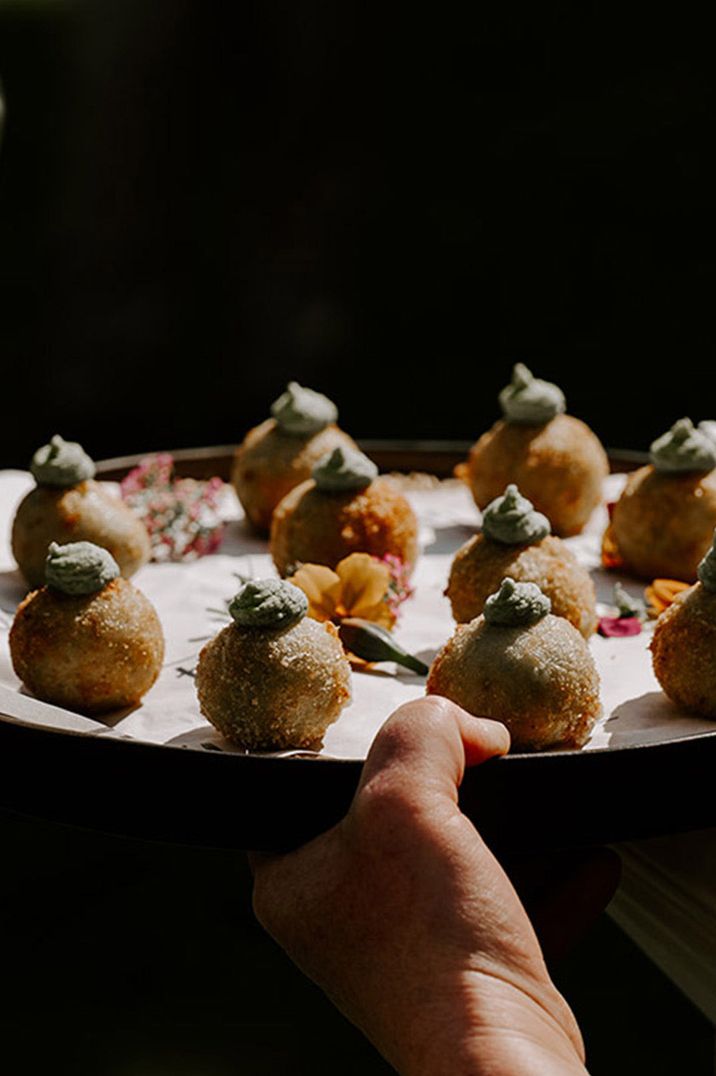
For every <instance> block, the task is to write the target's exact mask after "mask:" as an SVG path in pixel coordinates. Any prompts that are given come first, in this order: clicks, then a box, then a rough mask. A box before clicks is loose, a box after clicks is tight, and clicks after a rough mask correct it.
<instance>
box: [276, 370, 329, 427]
mask: <svg viewBox="0 0 716 1076" xmlns="http://www.w3.org/2000/svg"><path fill="white" fill-rule="evenodd" d="M271 414H272V415H273V417H274V418H275V419H276V422H277V423H278V425H279V426H280V428H281V429H282V430H283V432H284V433H288V434H290V435H291V436H292V437H307V436H308V435H309V434H313V433H320V431H321V430H323V429H325V427H326V426H328V425H329V424H330V423H331V422H335V421H336V419H337V418H338V408H337V407H336V405H335V404H334V403H333V401H332V400H329V399H328V397H327V396H324V395H323V394H322V393H320V392H314V391H313V389H306V388H304V387H303V385H299V384H298V382H297V381H289V383H288V385H287V386H286V391H285V392H283V393H282V394H281V395H280V396H279V398H278V399H277V400H275V401H274V402H273V404H272V405H271Z"/></svg>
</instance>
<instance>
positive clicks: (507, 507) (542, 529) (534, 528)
mask: <svg viewBox="0 0 716 1076" xmlns="http://www.w3.org/2000/svg"><path fill="white" fill-rule="evenodd" d="M550 529H551V528H550V524H549V520H548V519H547V516H543V515H542V513H541V512H537V511H536V510H535V507H534V505H533V504H532V501H528V500H527V498H526V497H523V496H522V494H521V493H520V491H519V490H518V488H517V486H515V485H512V484H510V485H509V486H508V487H507V489H506V490H505V492H504V494H503V495H502V496H501V497H496V498H495V500H494V501H491V502H490V504H488V506H487V508H486V509H485V511H484V512H483V513H482V530H483V532H484V534H486V535H487V537H488V538H491V539H492V541H493V542H502V543H504V545H533V544H534V543H536V542H541V541H542V539H543V538H546V537H547V535H548V534H549V532H550Z"/></svg>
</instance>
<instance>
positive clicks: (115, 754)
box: [0, 440, 716, 848]
mask: <svg viewBox="0 0 716 1076" xmlns="http://www.w3.org/2000/svg"><path fill="white" fill-rule="evenodd" d="M362 446H363V447H364V448H366V449H367V450H368V451H371V450H372V451H373V452H374V454H380V453H381V452H386V453H388V454H390V453H392V452H396V451H397V452H410V451H412V450H413V449H415V451H416V452H417V453H424V452H428V453H434V454H435V455H436V456H440V455H443V454H444V455H445V456H454V455H456V454H458V455H460V454H464V452H465V451H466V449H467V448H468V447H469V443H466V442H454V441H441V442H436V441H428V442H412V441H408V442H398V441H392V440H381V441H378V440H371V441H363V442H362ZM235 448H236V446H235V445H218V446H206V447H201V448H197V449H191V448H188V449H177V450H175V451H171V450H168V451H171V455H172V456H173V457H174V459H175V460H176V461H177V462H178V463H182V462H185V461H186V462H197V461H198V462H202V461H209V460H212V459H217V458H219V457H221V458H224V459H226V458H227V457H230V456H232V455H233V453H234V451H235ZM150 454H153V453H133V454H132V455H129V456H119V457H114V458H111V459H106V460H102V461H99V462H98V463H97V474H98V476H99V477H101V476H102V475H107V474H108V473H112V472H118V471H121V470H126V469H128V468H130V467H132V466H134V465H136V463H137V462H138V461H139V460H140V459H141V458H143V457H144V456H146V455H150ZM609 457H610V461H611V462H612V463H614V464H616V465H617V466H619V465H621V466H625V467H626V468H628V469H630V468H633V467H634V466H639V465H640V464H642V463H643V462H645V460H646V458H647V457H646V454H645V453H640V452H632V451H629V450H619V449H614V450H610V451H609ZM23 741H26V745H27V747H28V748H30V750H33V749H34V748H35V747H36V746H37V745H41V747H42V750H46V752H47V754H48V756H52V755H55V754H57V751H58V744H62V745H63V751H64V749H65V748H66V747H67V746H68V745H71V744H74V745H75V746H76V745H77V744H78V743H80V742H82V744H83V745H84V746H83V748H82V753H83V754H84V755H87V754H89V755H90V756H91V757H92V759H93V760H95V762H98V763H99V768H100V770H101V769H102V768H103V766H106V764H107V763H108V762H109V760H110V759H112V758H114V759H115V760H119V759H120V758H121V760H122V761H127V762H128V763H129V764H130V765H131V764H132V763H131V762H130V761H129V760H132V761H133V762H137V761H138V760H139V759H140V756H141V757H142V760H143V761H144V760H149V764H150V765H152V766H153V765H154V764H155V762H156V760H164V761H165V762H166V763H167V765H161V764H160V765H159V766H158V767H157V769H162V770H163V772H164V778H166V777H167V774H168V771H169V770H170V769H173V768H177V764H175V763H174V762H172V763H169V760H170V759H172V760H176V759H178V758H182V759H184V760H187V759H190V760H191V761H190V762H188V763H187V762H186V761H185V762H183V763H181V764H180V768H181V769H182V770H184V769H185V768H186V767H187V765H189V766H190V767H191V768H192V769H193V770H194V771H197V774H196V775H197V777H198V776H199V774H198V771H201V775H202V782H203V781H204V780H205V781H206V787H210V786H211V785H214V784H217V785H218V784H221V783H224V784H225V783H226V782H224V781H223V774H224V773H231V774H232V775H233V774H236V773H238V772H239V771H238V770H237V769H236V767H237V766H239V767H242V769H243V771H244V772H249V771H250V773H251V775H252V778H255V779H254V780H252V781H251V782H249V783H250V784H251V785H252V787H254V788H255V787H256V786H258V785H261V784H264V783H268V784H269V785H274V784H276V783H278V784H283V783H285V782H286V780H287V777H288V775H289V773H290V778H291V782H290V783H291V785H292V786H293V785H295V783H296V781H299V782H303V781H305V780H306V775H307V774H311V783H318V784H320V785H323V784H328V785H336V786H337V789H338V791H339V795H338V796H337V798H336V796H335V795H334V801H333V812H332V813H331V810H330V809H328V810H327V812H324V813H323V814H322V817H321V822H320V825H319V826H318V828H317V822H318V819H317V817H316V816H315V813H314V814H312V815H311V817H309V818H304V819H301V818H297V819H296V820H295V821H296V824H295V825H294V826H293V827H289V828H288V830H286V829H285V828H284V830H283V831H282V834H281V837H279V835H278V833H277V832H275V831H274V830H272V829H271V826H269V827H268V832H264V831H261V832H257V833H256V837H257V839H256V840H255V841H251V840H247V837H248V836H250V833H249V832H247V830H246V828H245V827H244V828H243V829H242V828H241V826H239V827H238V832H234V834H233V835H231V839H227V838H228V837H229V835H226V834H223V835H222V834H219V833H217V832H216V830H215V831H214V833H213V834H210V833H208V832H205V831H202V832H203V833H204V835H203V836H202V837H200V838H199V841H198V843H202V844H212V843H219V844H222V845H224V844H227V843H228V844H231V845H234V846H238V847H252V846H255V847H268V848H273V847H277V846H284V843H287V844H288V845H293V844H295V843H299V842H300V841H301V840H304V839H306V838H307V837H309V836H312V835H314V833H315V832H317V831H318V830H319V829H320V828H325V825H324V824H323V823H324V821H325V822H327V823H328V824H332V821H337V819H338V817H340V814H341V813H342V811H344V810H345V808H347V806H348V804H349V802H350V798H351V797H352V792H353V790H354V788H355V785H356V784H357V781H358V778H359V775H360V771H361V769H362V766H363V762H362V760H359V759H351V758H340V757H335V758H333V757H328V758H325V757H320V756H317V757H315V758H306V757H289V758H285V757H283V758H282V757H277V756H275V755H271V754H262V753H255V752H246V753H236V752H225V751H220V750H219V751H193V750H191V749H188V748H185V747H182V746H181V745H178V744H154V743H150V742H148V741H144V740H139V739H134V738H131V737H119V736H116V735H106V736H105V735H102V734H101V733H100V734H98V735H94V734H91V733H87V732H80V731H77V730H70V729H61V728H57V727H53V726H49V727H48V726H43V725H41V724H35V723H27V722H23V721H21V720H18V719H16V718H13V717H11V716H9V715H6V714H3V713H2V712H0V745H1V746H2V747H3V748H6V749H9V751H10V753H11V754H12V752H13V751H17V749H18V747H19V746H20V745H21V744H22V743H23ZM107 744H109V745H111V746H110V747H106V746H103V745H107ZM702 746H708V750H707V751H705V752H702V751H700V748H701V747H702ZM127 748H129V749H130V752H129V753H128V751H127V750H126V749H127ZM167 748H171V749H173V750H172V751H171V753H167V750H166V749H167ZM714 749H716V727H715V728H714V730H713V731H703V732H698V733H687V734H685V735H683V736H679V737H676V738H675V739H672V740H665V741H664V740H662V741H656V742H652V743H633V744H623V745H619V746H618V747H607V746H604V747H597V748H592V749H590V750H588V751H584V750H576V749H571V750H552V751H541V752H536V753H519V754H514V755H506V756H505V757H503V758H499V759H493V760H491V761H490V762H489V763H486V764H484V765H483V766H481V767H479V768H478V769H477V770H469V771H468V772H467V774H466V777H465V781H464V783H463V788H462V789H461V802H462V801H463V799H464V800H465V802H466V803H467V804H468V813H469V814H470V816H471V817H473V816H474V809H475V808H473V810H472V813H471V811H470V809H469V805H470V804H473V801H474V800H475V795H477V796H478V799H481V800H482V803H481V804H480V810H479V815H480V828H481V830H483V833H484V832H487V834H488V838H490V839H491V840H492V843H494V844H496V845H498V846H502V845H504V846H505V847H508V848H510V847H512V848H514V847H519V844H520V842H519V838H518V835H517V834H516V833H514V832H513V830H514V827H512V829H511V827H510V826H507V827H506V832H505V827H504V826H502V825H501V824H500V821H504V819H502V820H500V819H499V818H497V817H495V818H492V819H491V812H490V810H489V809H488V810H486V807H485V800H484V799H482V796H480V795H479V791H478V790H479V789H482V791H483V792H485V791H487V789H486V788H485V785H488V784H489V785H492V786H493V790H494V789H499V790H500V791H501V793H505V792H506V790H507V789H511V790H512V793H513V794H514V791H515V789H516V788H517V787H518V785H519V784H521V783H522V782H523V780H524V779H525V775H528V774H530V775H535V774H538V775H542V776H545V775H546V773H545V771H547V770H548V771H549V773H550V776H551V777H552V779H553V781H557V782H558V783H559V781H560V779H562V778H563V777H565V776H566V775H567V770H568V771H569V784H570V786H571V787H572V788H573V789H574V790H575V791H576V792H577V794H578V791H579V786H580V784H582V783H585V784H586V785H589V784H590V782H589V781H588V780H587V781H586V782H583V780H582V777H583V776H584V777H586V776H587V775H588V774H593V773H594V770H595V767H596V768H598V769H599V770H601V771H602V772H601V776H602V780H603V782H604V779H606V782H605V783H608V780H609V775H608V774H607V773H605V772H604V771H606V770H609V771H617V770H622V769H623V768H624V766H625V765H626V766H627V768H629V767H633V768H636V765H638V766H641V767H642V769H643V768H644V767H643V764H642V763H641V762H640V763H638V764H636V765H635V763H634V760H635V759H636V758H637V756H638V757H639V758H640V759H645V760H649V761H651V762H652V763H653V766H652V767H651V769H653V770H654V771H655V773H657V775H662V774H663V778H664V780H665V781H666V780H668V777H669V773H668V771H673V770H674V769H676V770H678V768H679V764H680V763H683V766H684V767H685V771H686V770H690V769H692V768H693V766H694V765H696V767H697V768H698V766H699V765H700V764H703V762H704V757H703V756H706V755H708V756H709V758H710V757H711V751H712V750H714ZM2 754H3V756H4V757H3V764H2V765H1V766H0V773H3V771H5V776H6V777H7V767H6V765H5V750H3V752H2ZM699 755H701V756H702V757H699ZM226 759H230V760H231V762H226V761H224V760H226ZM577 760H579V761H577ZM287 763H290V768H289V769H288V770H287V768H286V764H287ZM317 763H320V765H319V766H317V765H316V764H317ZM221 766H233V767H234V770H233V771H228V770H224V771H221V770H219V769H218V767H221ZM109 768H110V769H111V765H110V766H109ZM309 768H310V769H309ZM218 774H222V777H221V778H217V776H216V775H218ZM486 774H489V775H490V779H489V781H487V780H486V779H485V775H486ZM277 775H278V777H279V780H278V782H276V781H275V780H274V778H276V777H277ZM329 775H331V776H332V777H335V778H336V780H328V778H329ZM673 776H674V774H673V773H672V777H673ZM530 780H532V777H531V778H530ZM3 783H4V784H6V783H7V782H3ZM11 783H12V781H11ZM533 783H534V782H533ZM659 783H661V776H659ZM678 783H681V781H679V782H678ZM537 784H538V785H539V782H537ZM687 784H688V782H687V781H685V782H684V785H685V787H686V786H687ZM335 792H336V788H334V793H335ZM500 798H501V796H498V799H500ZM548 798H549V797H548ZM10 799H11V800H12V801H13V802H10V803H8V800H7V796H6V795H3V794H2V793H0V802H5V803H7V805H8V806H9V807H10V809H13V810H19V811H21V812H23V813H28V814H36V812H35V811H33V809H32V803H31V802H29V803H28V802H24V801H25V797H24V796H20V797H19V800H20V802H18V797H17V796H11V797H10ZM338 806H341V807H342V810H341V812H340V813H338V814H336V810H335V808H336V807H338ZM494 806H495V805H493V807H494ZM40 813H43V812H42V811H41V812H40ZM53 813H54V815H55V817H56V818H57V819H58V820H60V821H63V820H64V821H70V822H71V823H72V824H87V825H89V826H95V824H98V828H101V829H106V828H109V829H110V830H111V831H113V832H116V831H117V819H113V818H112V817H111V815H112V812H111V810H110V812H109V815H108V814H107V811H106V810H105V811H104V813H103V812H102V811H99V812H98V815H97V817H96V820H95V822H93V821H92V818H91V817H88V818H87V819H85V821H84V822H83V821H82V820H81V819H80V820H78V818H77V817H76V811H70V817H69V818H67V817H63V811H62V809H59V810H56V811H55V812H53ZM309 813H310V812H309ZM319 813H320V812H319ZM91 814H92V812H90V816H91ZM499 814H500V812H499V811H498V815H499ZM45 815H46V812H45ZM672 821H673V825H674V826H675V827H676V828H675V829H672V828H669V819H668V818H666V817H661V820H660V821H659V822H657V819H656V818H654V822H655V823H656V831H655V832H658V833H662V832H665V831H668V832H673V831H678V829H683V828H701V827H702V826H703V825H709V824H712V825H716V807H714V809H713V810H712V812H711V814H710V815H709V817H708V818H706V819H704V817H703V815H702V814H701V815H700V816H699V818H698V819H693V820H689V819H688V818H687V819H684V817H683V814H679V812H675V814H674V815H673V819H672ZM665 827H666V828H665ZM180 828H181V827H180ZM645 828H646V831H647V833H649V832H650V828H649V825H648V823H646V822H645V820H643V819H642V820H641V821H640V820H638V819H632V823H631V824H630V823H629V822H627V821H625V823H624V826H619V825H617V826H616V829H617V830H618V832H617V834H616V837H615V836H614V834H613V832H612V831H613V830H614V829H615V826H614V820H612V824H611V825H610V824H609V822H608V820H605V821H604V824H602V825H598V826H597V827H596V829H595V827H594V826H591V827H590V826H587V827H586V828H585V832H584V837H585V841H586V843H593V842H594V841H595V840H597V841H600V842H601V841H602V840H603V839H617V837H618V838H619V839H626V838H627V837H631V836H634V835H635V834H636V835H640V834H642V833H643V832H644V830H645ZM134 829H135V827H134V826H129V832H130V833H132V832H133V831H134ZM170 829H171V827H170ZM264 829H265V827H264ZM250 830H251V827H250V826H249V831H250ZM120 831H122V827H121V826H120ZM134 835H137V834H136V833H134ZM139 835H144V836H147V835H148V836H149V837H151V838H153V839H163V840H165V839H170V840H177V839H179V840H189V841H191V842H195V841H196V836H195V835H192V834H188V833H187V832H186V830H184V832H183V835H182V833H181V832H180V833H174V832H170V833H167V832H166V827H165V826H162V825H160V826H159V828H158V831H157V827H156V826H153V825H152V823H151V820H147V825H146V827H144V828H143V829H142V830H141V832H140V834H139ZM575 836H576V835H575V834H571V836H570V837H568V839H567V843H568V844H573V843H575ZM284 837H285V841H284V839H282V838H284ZM236 838H240V839H238V841H237V840H236ZM547 843H548V844H554V841H548V842H547ZM559 843H560V842H559V840H558V841H557V844H559ZM578 843H584V842H582V841H578ZM534 846H535V842H534V840H532V841H531V843H530V847H534Z"/></svg>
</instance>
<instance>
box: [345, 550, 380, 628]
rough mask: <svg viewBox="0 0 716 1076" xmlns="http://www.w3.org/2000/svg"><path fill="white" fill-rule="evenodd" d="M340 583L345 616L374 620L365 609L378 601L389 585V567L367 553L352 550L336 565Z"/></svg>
mask: <svg viewBox="0 0 716 1076" xmlns="http://www.w3.org/2000/svg"><path fill="white" fill-rule="evenodd" d="M336 572H337V574H338V576H339V578H340V581H341V584H342V590H341V604H342V605H343V606H344V608H345V610H346V616H359V617H364V618H365V619H366V620H372V619H375V618H374V617H370V616H368V614H367V610H368V609H372V608H373V607H374V606H376V605H377V604H378V602H381V601H382V600H383V598H384V597H385V595H386V593H387V591H388V588H389V586H390V569H389V568H388V565H387V564H383V563H382V562H381V561H379V560H376V558H375V557H371V556H370V555H369V554H368V553H351V555H350V556H349V557H346V558H345V559H344V560H342V561H341V562H340V564H338V565H337V566H336Z"/></svg>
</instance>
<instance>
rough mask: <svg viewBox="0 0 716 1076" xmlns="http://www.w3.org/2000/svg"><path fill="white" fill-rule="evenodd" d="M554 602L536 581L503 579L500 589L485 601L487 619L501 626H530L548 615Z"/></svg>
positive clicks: (489, 622)
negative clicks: (523, 581) (524, 581)
mask: <svg viewBox="0 0 716 1076" xmlns="http://www.w3.org/2000/svg"><path fill="white" fill-rule="evenodd" d="M551 608H552V602H551V601H550V600H549V598H548V597H547V595H546V594H543V593H542V591H541V590H540V588H539V587H538V586H537V584H536V583H515V581H514V579H510V578H509V577H508V578H507V579H503V580H502V583H501V585H500V589H499V590H498V591H497V593H495V594H491V595H490V597H489V598H488V599H487V601H486V602H485V610H484V615H485V620H486V621H487V623H488V624H498V625H499V626H500V627H506V628H518V627H529V625H530V624H536V623H537V621H538V620H542V618H543V617H545V616H547V614H548V613H549V611H550V609H551Z"/></svg>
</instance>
